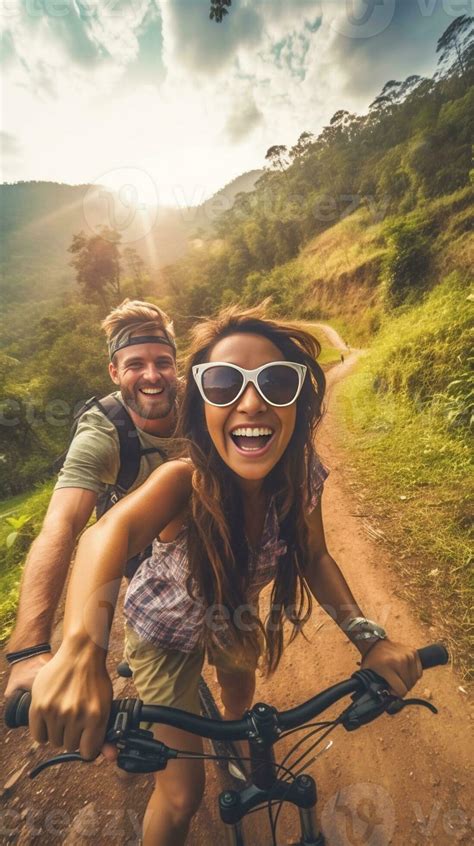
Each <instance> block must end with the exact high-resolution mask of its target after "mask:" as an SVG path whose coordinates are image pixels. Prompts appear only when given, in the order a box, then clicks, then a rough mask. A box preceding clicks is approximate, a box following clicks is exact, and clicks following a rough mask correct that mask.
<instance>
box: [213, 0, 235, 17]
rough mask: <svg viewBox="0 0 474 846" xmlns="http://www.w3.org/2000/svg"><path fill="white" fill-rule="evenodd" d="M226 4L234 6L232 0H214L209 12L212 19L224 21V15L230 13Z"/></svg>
mask: <svg viewBox="0 0 474 846" xmlns="http://www.w3.org/2000/svg"><path fill="white" fill-rule="evenodd" d="M226 6H232V0H212V2H211V9H210V12H209V17H210V19H211V21H215V22H216V23H222V19H223V17H224V16H225V15H228V14H229V11H228V9H226Z"/></svg>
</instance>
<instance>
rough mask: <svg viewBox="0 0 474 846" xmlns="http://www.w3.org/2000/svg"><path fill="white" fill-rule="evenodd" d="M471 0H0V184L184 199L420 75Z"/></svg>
mask: <svg viewBox="0 0 474 846" xmlns="http://www.w3.org/2000/svg"><path fill="white" fill-rule="evenodd" d="M472 11H473V0H233V2H232V7H231V10H230V14H229V15H228V16H227V18H225V20H224V22H223V23H222V24H216V23H214V22H212V21H210V20H209V0H1V3H0V26H1V61H2V80H3V81H2V87H1V95H2V99H1V136H0V140H1V149H2V168H3V169H2V177H1V178H2V179H3V180H4V181H8V182H12V181H17V180H30V179H35V180H50V181H57V182H66V183H70V184H81V183H91V184H97V185H106V186H108V187H110V188H112V189H114V190H116V191H121V190H122V191H124V192H129V194H131V195H133V199H134V200H135V201H136V202H137V203H138V204H142V205H144V206H147V205H149V204H153V203H157V204H159V205H174V206H180V207H183V206H191V205H197V204H198V203H199V202H201V201H203V200H204V199H206V198H207V197H209V196H211V195H212V194H213V193H215V191H217V190H219V189H220V188H221V187H223V186H224V185H225V184H226V183H228V182H229V181H230V180H232V179H233V178H234V177H236V176H238V175H239V174H241V173H243V172H245V171H248V170H251V169H253V168H261V167H263V166H264V163H265V152H266V151H267V149H268V148H269V147H270V146H271V145H273V144H286V145H289V146H290V145H292V144H294V143H295V142H296V141H297V139H298V136H299V135H300V134H301V133H302V132H304V131H310V132H313V133H315V134H317V133H318V132H319V131H320V130H321V129H322V127H323V126H324V125H325V124H327V123H328V121H329V119H330V118H331V116H332V115H333V114H334V112H335V111H337V110H338V109H341V108H344V109H348V110H349V111H353V112H358V113H361V112H365V111H366V110H367V108H368V106H369V104H370V103H371V102H372V100H373V99H374V98H375V97H376V96H377V94H378V93H379V92H380V90H381V88H382V87H383V85H384V84H385V82H387V81H388V80H389V79H404V78H405V77H406V76H408V75H410V74H415V73H417V74H420V75H432V74H433V72H434V71H435V69H436V52H435V48H436V41H437V39H438V38H439V36H440V35H441V33H442V32H443V31H444V30H445V29H446V27H447V26H448V25H449V24H450V22H451V21H452V20H453V19H454V18H455V17H457V16H458V15H460V14H469V13H471V14H472Z"/></svg>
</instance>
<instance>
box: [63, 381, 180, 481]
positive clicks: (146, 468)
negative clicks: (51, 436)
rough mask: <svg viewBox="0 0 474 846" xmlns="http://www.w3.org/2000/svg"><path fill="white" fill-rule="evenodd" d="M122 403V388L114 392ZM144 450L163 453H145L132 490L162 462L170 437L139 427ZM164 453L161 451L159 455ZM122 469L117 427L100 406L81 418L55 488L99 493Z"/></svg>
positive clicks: (169, 444)
mask: <svg viewBox="0 0 474 846" xmlns="http://www.w3.org/2000/svg"><path fill="white" fill-rule="evenodd" d="M112 396H114V397H115V398H116V399H118V400H119V401H120V402H122V404H123V400H122V395H121V393H120V391H116V392H115V393H113V394H112ZM137 433H138V438H139V441H140V446H141V447H142V449H149V448H150V447H154V448H155V449H159V450H160V452H152V453H149V454H147V455H142V456H141V458H140V469H139V472H138V475H137V478H136V479H135V482H134V483H133V485H132V486H131V487H130V489H129V490H130V491H133V490H135V489H136V488H138V487H140V485H142V484H143V482H144V481H145V479H147V478H148V476H149V475H150V473H152V471H153V470H155V469H156V468H157V467H159V466H160V464H163V461H164V460H165V456H166V454H167V451H168V450H169V449H170V446H171V444H172V439H171V438H159V437H156V436H155V435H149V434H148V432H144V431H143V430H142V429H138V428H137ZM160 453H161V454H160ZM119 469H120V444H119V437H118V434H117V429H116V427H115V426H114V424H113V423H112V422H111V421H110V420H109V419H108V418H107V417H106V416H105V414H103V413H102V412H101V411H100V409H99V408H97V406H93V407H92V408H90V409H89V410H88V411H85V412H84V414H83V415H82V417H81V419H80V420H79V423H78V426H77V429H76V433H75V435H74V438H73V440H72V442H71V445H70V447H69V450H68V453H67V456H66V459H65V462H64V464H63V466H62V468H61V470H60V472H59V476H58V481H57V482H56V485H55V488H54V489H55V490H59V489H60V488H85V489H86V490H89V491H95V493H97V494H98V495H99V496H100V495H101V494H103V493H105V492H106V490H107V488H108V487H109V486H111V485H112V486H113V485H115V483H116V481H117V476H118V472H119Z"/></svg>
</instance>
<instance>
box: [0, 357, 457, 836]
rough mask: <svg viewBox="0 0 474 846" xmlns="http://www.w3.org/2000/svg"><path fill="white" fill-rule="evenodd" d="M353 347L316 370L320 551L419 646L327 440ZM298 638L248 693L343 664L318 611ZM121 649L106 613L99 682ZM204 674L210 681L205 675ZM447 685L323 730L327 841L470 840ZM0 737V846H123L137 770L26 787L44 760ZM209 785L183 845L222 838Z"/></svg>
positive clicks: (263, 827)
mask: <svg viewBox="0 0 474 846" xmlns="http://www.w3.org/2000/svg"><path fill="white" fill-rule="evenodd" d="M358 355H359V353H358V352H356V351H355V352H352V353H351V354H350V355H349V356H348V357H347V358H346V362H345V363H344V364H340V365H335V366H333V367H332V368H330V369H329V370H328V372H327V379H328V412H327V414H326V416H325V419H324V422H323V425H322V426H321V428H320V430H319V432H318V449H319V452H320V454H321V456H322V458H323V461H324V462H325V463H326V464H327V465H328V466H329V468H330V471H331V473H330V477H329V479H328V482H327V483H326V487H325V493H324V497H323V510H324V518H325V527H326V537H327V542H328V547H329V550H330V552H331V554H332V555H333V557H334V558H335V559H336V561H337V562H338V563H339V565H340V566H341V568H342V569H343V571H344V573H345V575H346V577H347V579H348V581H349V583H350V585H351V587H352V589H353V592H354V593H355V595H356V597H357V598H358V601H359V603H360V604H361V606H362V607H363V609H364V611H365V613H366V614H367V615H368V616H372V617H375V618H376V619H378V620H380V621H381V622H383V623H385V625H386V626H387V628H388V630H389V632H390V635H391V637H392V638H393V639H398V640H400V641H403V642H406V643H409V644H413V645H416V646H421V645H423V644H426V643H429V642H433V641H435V640H436V630H435V629H433V627H431V628H430V629H428V627H426V626H424V625H422V624H421V623H419V622H418V621H417V619H416V617H415V615H414V613H413V612H412V610H411V609H410V608H409V607H408V606H407V604H406V603H405V602H404V601H402V600H401V599H400V590H399V585H398V583H397V577H396V575H395V574H394V572H393V567H392V566H391V565H392V563H393V562H392V561H391V558H390V554H389V552H388V551H387V549H386V548H384V546H383V545H382V544H381V543H379V542H376V541H375V540H374V539H373V537H372V536H370V534H369V533H368V532H367V529H366V528H365V526H366V523H364V522H362V520H363V519H364V520H365V518H366V517H367V516H369V517H370V501H369V500H368V499H366V500H364V505H363V506H361V501H360V500H359V499H358V498H356V497H355V496H354V494H353V493H352V492H351V490H350V486H349V484H348V482H347V473H345V461H344V455H343V454H342V452H341V450H340V449H338V448H337V447H336V446H335V443H336V442H337V437H336V435H337V425H338V423H337V419H336V418H335V416H334V413H333V408H332V402H331V395H332V393H333V391H334V390H337V383H338V382H339V381H340V380H341V379H342V378H343V377H344V376H345V375H346V374H347V373H348V372H349V370H350V369H351V368H352V367H353V365H354V363H355V361H356V360H357V357H358ZM307 635H308V638H309V642H306V641H304V640H303V639H302V638H299V639H297V640H296V642H294V643H293V644H292V646H291V647H289V648H288V649H287V651H286V653H285V655H284V657H283V660H282V663H281V665H280V668H279V670H278V672H277V674H276V676H275V677H274V678H273V679H271V680H270V681H264V680H259V682H258V687H257V697H258V699H260V700H264V701H267V702H270V703H272V704H274V705H276V706H277V707H278V708H280V709H284V708H288V707H291V706H293V705H295V704H297V703H299V702H302V701H304V700H305V699H307V698H309V697H310V696H311V695H313V694H314V693H315V692H317V691H318V690H320V689H322V688H324V687H327V686H329V685H330V684H333V683H334V682H336V681H337V680H339V679H341V678H343V677H347V676H349V675H350V674H351V673H352V672H353V671H354V669H355V661H356V654H355V651H354V648H353V647H352V646H351V645H350V644H349V643H348V642H347V641H346V639H345V638H344V637H343V635H342V634H341V633H340V631H339V629H338V628H337V627H336V626H335V625H334V624H333V623H332V622H331V621H330V620H329V618H327V617H326V616H325V615H324V614H323V612H321V611H318V609H315V613H314V615H313V619H312V620H311V622H310V624H309V625H308V629H307ZM121 648H122V620H121V618H120V615H118V617H117V620H116V621H115V623H114V633H113V638H112V650H111V656H110V669H111V674H112V676H113V677H114V671H113V668H114V667H115V665H116V661H117V660H119V658H120V655H121ZM206 675H207V677H208V679H209V681H211V683H212V674H209V673H206ZM4 676H5V674H4ZM3 682H5V680H4V679H3ZM459 686H460V681H459V679H458V678H457V676H456V674H455V673H454V672H453V671H452V670H451V669H450V668H442V669H440V670H438V671H436V670H434V671H429V672H427V673H426V674H425V675H424V677H423V679H422V680H421V682H419V684H418V686H417V688H416V689H415V694H414V695H422V696H425V697H427V698H429V699H431V700H432V701H433V703H434V704H435V705H436V706H437V707H438V708H439V714H438V716H434V715H432V714H430V713H429V712H428V711H427V710H425V709H415V708H412V709H407V710H406V711H404V712H403V713H402V714H400V715H399V716H397V717H388V716H384V717H382V718H381V719H380V720H378V721H377V722H375V723H373V724H372V725H370V726H368V727H365V728H364V729H361V730H360V731H358V732H355V733H352V734H348V733H346V732H344V730H343V729H338V730H337V731H336V732H334V734H333V735H332V737H333V741H334V745H333V746H332V748H331V749H330V750H329V751H327V752H326V753H325V754H323V755H322V757H321V758H320V759H318V761H317V762H316V763H314V764H312V765H310V766H309V767H308V768H307V769H308V772H310V773H312V774H313V775H314V776H315V778H316V779H317V783H318V791H319V796H320V800H319V815H320V819H321V820H322V826H323V830H324V832H325V834H326V836H327V844H328V846H389V844H392V846H411V844H413V846H449V844H455V843H471V842H472V839H473V838H472V829H471V828H469V807H468V785H469V782H470V776H471V777H472V765H471V758H472V743H469V739H470V730H471V727H472V722H470V717H472V715H470V713H469V703H468V701H467V699H466V696H465V694H464V693H463V692H462V691H461V690H460V689H459ZM114 688H115V695H116V696H122V695H127V694H128V695H133V687H132V685H131V684H130V683H126V682H124V681H123V680H121V679H116V680H115V683H114ZM2 732H3V735H4V736H3V738H2V741H3V742H4V743H5V744H6V745H5V746H4V747H3V751H2V758H3V759H4V760H5V753H6V757H7V763H6V764H4V765H3V767H2V770H3V772H4V773H5V774H6V775H5V776H4V777H3V783H4V784H5V783H6V782H7V779H8V778H9V777H10V776H13V779H15V778H16V781H15V782H14V783H13V784H12V785H11V786H10V787H9V788H8V789H7V790H6V791H4V795H3V797H2V805H1V807H0V813H1V820H2V823H1V824H0V842H2V843H3V842H5V843H7V842H8V843H18V844H26V843H28V844H42V846H43V844H48V846H49V844H50V843H54V844H66V846H83V845H84V846H85V844H94V846H105V844H109V846H110V844H114V846H115V844H117V846H125V844H127V846H132V845H133V844H137V842H138V840H137V837H138V832H139V826H140V820H141V818H142V815H143V810H144V808H145V805H146V802H147V797H148V794H149V791H150V789H151V777H149V776H141V777H137V778H135V779H133V780H132V781H130V780H129V781H126V782H124V781H122V780H119V778H118V777H117V775H116V769H115V767H112V766H111V765H108V764H106V763H105V762H104V761H103V760H102V759H99V760H98V761H97V762H95V763H94V764H90V765H74V764H71V765H67V766H64V767H62V768H59V769H56V770H51V771H49V772H46V773H45V774H44V775H42V776H40V777H39V779H38V780H37V781H35V782H31V781H29V780H28V778H27V772H28V770H29V769H30V768H31V766H32V765H33V764H34V763H36V762H37V761H39V760H42V759H43V758H45V757H47V755H46V754H45V750H44V749H36V748H32V744H31V740H30V739H29V736H28V734H27V732H26V731H22V732H4V730H3V729H2ZM285 748H286V749H288V748H289V747H288V746H286V747H285ZM222 786H223V781H222V779H221V777H220V775H219V774H218V773H217V770H216V769H215V767H214V765H213V764H208V765H207V793H206V799H205V802H204V803H203V805H202V807H201V809H200V811H199V813H198V814H197V816H196V818H195V820H194V823H193V826H192V831H191V834H190V837H189V846H208V845H209V844H210V843H212V844H215V846H221V845H222V844H224V842H225V837H224V834H223V832H222V829H221V828H220V825H219V822H218V818H217V814H216V796H217V794H218V792H219V790H220V789H222ZM280 820H281V822H279V837H278V843H279V844H285V843H293V842H294V841H295V839H296V834H297V826H296V817H295V812H294V811H292V810H288V811H286V810H285V811H284V813H282V815H281V817H280ZM245 830H246V833H247V834H248V844H249V846H266V844H267V843H269V832H268V825H267V819H266V816H265V814H262V816H261V819H258V818H257V816H256V815H254V816H252V817H250V818H249V820H248V821H246V826H245Z"/></svg>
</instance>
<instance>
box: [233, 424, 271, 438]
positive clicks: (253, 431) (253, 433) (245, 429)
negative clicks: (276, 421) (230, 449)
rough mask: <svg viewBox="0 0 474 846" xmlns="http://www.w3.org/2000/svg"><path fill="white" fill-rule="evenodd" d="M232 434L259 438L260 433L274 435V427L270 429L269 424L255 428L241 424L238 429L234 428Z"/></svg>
mask: <svg viewBox="0 0 474 846" xmlns="http://www.w3.org/2000/svg"><path fill="white" fill-rule="evenodd" d="M232 435H237V436H239V435H240V436H242V437H244V438H257V437H258V436H259V435H273V429H269V428H268V426H258V427H257V426H254V427H253V428H251V427H250V426H240V427H239V428H238V429H234V431H233V432H232Z"/></svg>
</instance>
